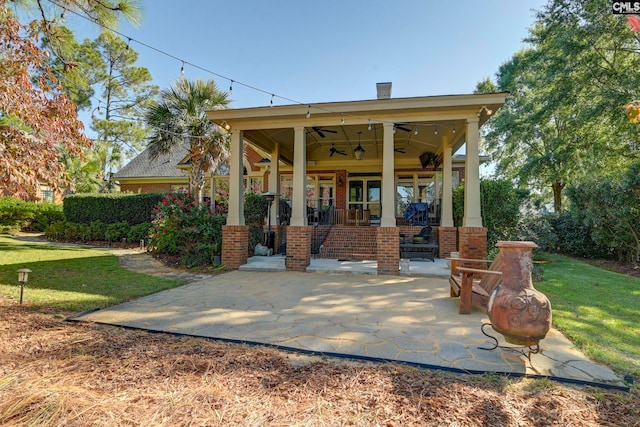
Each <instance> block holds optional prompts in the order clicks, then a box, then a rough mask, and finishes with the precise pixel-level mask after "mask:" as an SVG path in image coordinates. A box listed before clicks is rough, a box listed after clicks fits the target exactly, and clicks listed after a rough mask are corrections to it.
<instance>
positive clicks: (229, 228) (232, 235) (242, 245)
mask: <svg viewBox="0 0 640 427" xmlns="http://www.w3.org/2000/svg"><path fill="white" fill-rule="evenodd" d="M248 257H249V226H248V225H223V226H222V263H223V264H224V265H226V266H227V267H228V268H238V267H240V266H241V265H243V264H246V263H247V258H248Z"/></svg>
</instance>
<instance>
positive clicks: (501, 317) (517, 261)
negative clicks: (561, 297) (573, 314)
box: [487, 241, 551, 346]
mask: <svg viewBox="0 0 640 427" xmlns="http://www.w3.org/2000/svg"><path fill="white" fill-rule="evenodd" d="M496 246H497V247H498V248H499V249H500V251H501V252H502V284H500V285H498V286H496V287H495V288H494V289H493V291H492V292H491V295H490V297H489V304H488V306H487V314H488V315H489V320H490V321H491V324H492V326H493V329H495V330H496V331H497V332H499V333H501V334H502V335H504V338H505V341H507V342H508V343H511V344H515V345H526V346H533V345H537V344H538V342H539V341H540V340H541V339H543V338H544V337H545V336H546V335H547V332H548V331H549V328H550V327H551V303H550V302H549V299H548V298H547V297H546V296H545V295H544V294H543V293H542V292H539V291H537V290H536V289H535V288H534V287H533V283H532V281H531V272H532V271H533V261H532V251H533V249H534V248H537V247H538V246H537V245H536V244H535V243H533V242H524V241H517V242H514V241H508V242H498V243H497V244H496Z"/></svg>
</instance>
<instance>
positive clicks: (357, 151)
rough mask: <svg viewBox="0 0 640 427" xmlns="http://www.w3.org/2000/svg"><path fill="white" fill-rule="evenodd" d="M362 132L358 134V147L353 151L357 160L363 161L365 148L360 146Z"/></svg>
mask: <svg viewBox="0 0 640 427" xmlns="http://www.w3.org/2000/svg"><path fill="white" fill-rule="evenodd" d="M361 133H362V132H358V146H357V147H356V148H355V150H353V155H354V156H355V157H356V160H362V159H363V158H364V148H362V145H360V134H361Z"/></svg>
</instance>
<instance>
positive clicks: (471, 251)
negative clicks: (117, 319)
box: [458, 227, 487, 259]
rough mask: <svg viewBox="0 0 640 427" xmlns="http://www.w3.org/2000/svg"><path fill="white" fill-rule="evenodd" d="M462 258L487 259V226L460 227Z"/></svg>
mask: <svg viewBox="0 0 640 427" xmlns="http://www.w3.org/2000/svg"><path fill="white" fill-rule="evenodd" d="M458 235H459V237H460V245H459V248H460V250H459V252H460V258H470V259H487V229H486V228H485V227H460V228H458Z"/></svg>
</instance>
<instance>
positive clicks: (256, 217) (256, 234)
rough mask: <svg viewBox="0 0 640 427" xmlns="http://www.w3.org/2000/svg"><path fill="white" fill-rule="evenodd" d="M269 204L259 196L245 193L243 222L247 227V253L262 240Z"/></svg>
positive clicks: (264, 198)
mask: <svg viewBox="0 0 640 427" xmlns="http://www.w3.org/2000/svg"><path fill="white" fill-rule="evenodd" d="M268 210H269V202H268V201H267V198H266V197H264V196H262V195H260V194H253V193H247V194H246V195H245V197H244V221H245V223H246V224H248V225H249V251H253V249H254V248H255V247H256V245H257V244H258V243H263V240H264V227H263V224H264V219H265V218H266V217H267V213H268Z"/></svg>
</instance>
